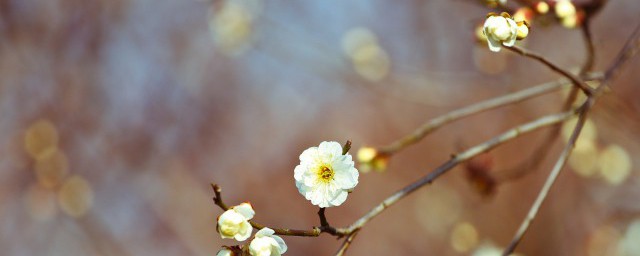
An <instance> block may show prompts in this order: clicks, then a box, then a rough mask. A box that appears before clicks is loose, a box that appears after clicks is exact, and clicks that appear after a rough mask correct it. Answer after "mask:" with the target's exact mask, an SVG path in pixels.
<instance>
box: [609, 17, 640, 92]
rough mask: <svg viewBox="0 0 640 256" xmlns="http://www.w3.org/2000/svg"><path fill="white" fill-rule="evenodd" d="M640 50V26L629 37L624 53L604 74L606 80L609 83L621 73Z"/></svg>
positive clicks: (623, 49) (619, 55) (621, 53)
mask: <svg viewBox="0 0 640 256" xmlns="http://www.w3.org/2000/svg"><path fill="white" fill-rule="evenodd" d="M638 49H640V25H638V26H637V27H636V29H635V30H634V31H633V34H631V36H630V37H629V39H628V40H627V42H626V43H625V44H624V47H623V48H622V51H620V53H619V54H618V56H617V57H616V59H615V60H614V61H613V64H612V65H611V66H610V67H609V68H608V69H607V71H606V72H605V74H604V80H605V81H609V80H611V79H613V78H614V76H616V75H617V74H618V72H619V71H620V69H621V67H622V66H623V65H624V64H625V63H627V62H628V61H629V59H631V58H632V57H633V56H635V55H636V54H637V53H638Z"/></svg>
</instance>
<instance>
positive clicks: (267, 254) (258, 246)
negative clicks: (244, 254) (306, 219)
mask: <svg viewBox="0 0 640 256" xmlns="http://www.w3.org/2000/svg"><path fill="white" fill-rule="evenodd" d="M275 233H276V232H275V231H273V229H270V228H263V229H261V230H260V231H258V232H257V233H256V236H255V238H254V239H253V241H251V244H249V253H250V254H251V255H253V256H278V255H282V254H284V253H285V252H286V251H287V244H285V243H284V240H282V238H280V237H279V236H275V235H273V234H275Z"/></svg>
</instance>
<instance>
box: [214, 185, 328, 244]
mask: <svg viewBox="0 0 640 256" xmlns="http://www.w3.org/2000/svg"><path fill="white" fill-rule="evenodd" d="M211 188H212V189H213V193H214V194H215V196H214V197H213V202H214V203H215V204H216V205H217V206H219V207H220V208H221V209H222V210H224V211H226V210H229V207H228V206H227V205H226V204H225V203H224V202H223V201H222V196H221V191H222V189H220V186H218V185H217V184H213V183H212V184H211ZM249 223H250V224H251V226H253V227H254V228H256V229H262V228H265V227H266V226H265V225H262V224H258V223H257V222H254V221H249ZM269 228H271V229H273V231H275V232H276V234H278V235H283V236H311V237H314V236H319V235H320V234H321V233H322V232H323V231H322V230H321V229H320V228H318V227H314V228H313V229H311V230H297V229H288V228H272V227H269Z"/></svg>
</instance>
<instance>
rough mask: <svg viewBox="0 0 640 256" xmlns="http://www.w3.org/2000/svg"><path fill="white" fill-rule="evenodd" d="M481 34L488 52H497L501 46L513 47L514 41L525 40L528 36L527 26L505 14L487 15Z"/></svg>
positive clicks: (524, 22) (523, 22)
mask: <svg viewBox="0 0 640 256" xmlns="http://www.w3.org/2000/svg"><path fill="white" fill-rule="evenodd" d="M482 32H483V34H484V36H485V37H486V39H487V43H488V45H489V50H491V51H493V52H499V51H500V48H501V46H502V45H504V46H513V45H514V44H515V43H516V40H522V39H524V38H526V37H527V35H529V24H528V23H527V22H526V21H524V20H522V21H517V22H516V21H515V20H514V19H513V18H511V15H509V14H508V13H506V12H503V13H501V14H496V13H489V14H488V15H487V19H486V20H485V22H484V25H483V29H482Z"/></svg>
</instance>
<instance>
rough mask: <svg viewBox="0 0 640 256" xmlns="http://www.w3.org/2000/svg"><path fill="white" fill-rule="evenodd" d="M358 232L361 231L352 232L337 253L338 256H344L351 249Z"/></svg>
mask: <svg viewBox="0 0 640 256" xmlns="http://www.w3.org/2000/svg"><path fill="white" fill-rule="evenodd" d="M358 231H359V230H354V231H353V232H351V234H349V235H348V236H347V238H345V239H344V242H343V243H342V245H341V246H340V248H339V249H338V251H337V252H336V256H342V255H344V254H345V253H346V252H347V250H348V249H349V246H350V245H351V243H353V239H355V238H356V236H357V235H358Z"/></svg>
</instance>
